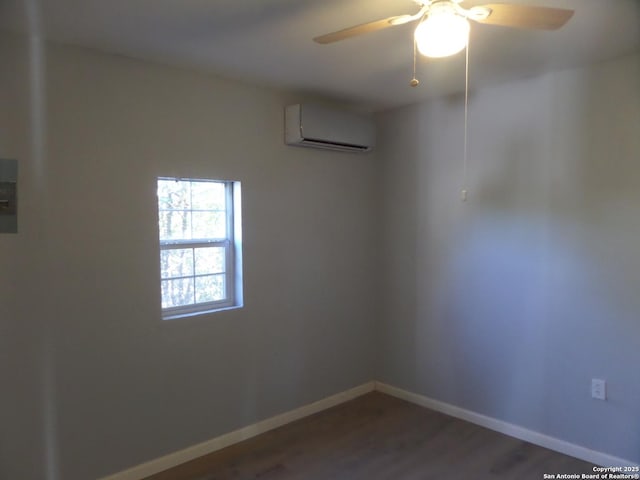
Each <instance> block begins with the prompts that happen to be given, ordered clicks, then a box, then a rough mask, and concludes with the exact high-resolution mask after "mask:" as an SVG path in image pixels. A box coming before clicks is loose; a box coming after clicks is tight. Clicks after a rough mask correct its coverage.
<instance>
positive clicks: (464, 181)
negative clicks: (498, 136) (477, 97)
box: [460, 37, 470, 202]
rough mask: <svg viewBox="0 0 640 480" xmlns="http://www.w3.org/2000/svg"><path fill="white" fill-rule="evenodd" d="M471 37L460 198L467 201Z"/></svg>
mask: <svg viewBox="0 0 640 480" xmlns="http://www.w3.org/2000/svg"><path fill="white" fill-rule="evenodd" d="M469 43H470V41H469V37H467V48H466V52H465V68H464V153H463V157H462V158H463V160H462V190H461V191H460V200H462V201H463V202H466V201H467V143H468V132H469Z"/></svg>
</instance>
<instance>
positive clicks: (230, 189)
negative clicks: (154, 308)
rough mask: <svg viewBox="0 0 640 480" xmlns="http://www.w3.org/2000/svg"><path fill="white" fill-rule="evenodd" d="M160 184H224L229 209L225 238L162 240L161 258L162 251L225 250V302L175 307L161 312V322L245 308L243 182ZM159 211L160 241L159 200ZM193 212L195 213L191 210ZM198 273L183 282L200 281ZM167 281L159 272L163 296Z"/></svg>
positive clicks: (187, 179)
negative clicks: (187, 249)
mask: <svg viewBox="0 0 640 480" xmlns="http://www.w3.org/2000/svg"><path fill="white" fill-rule="evenodd" d="M160 180H164V181H167V180H171V181H182V182H191V183H196V182H208V183H222V184H224V186H225V195H226V199H225V200H226V201H225V208H226V220H227V222H226V223H227V225H226V227H227V228H226V231H227V236H226V237H225V238H213V237H211V238H199V239H190V240H162V239H160V240H159V244H160V252H159V253H160V255H159V256H161V255H162V251H164V250H171V249H183V248H191V249H195V248H199V247H222V248H224V249H225V298H224V299H223V300H218V301H213V302H200V303H193V304H189V305H181V306H176V307H166V308H162V318H163V319H164V320H172V319H176V318H181V317H186V316H192V315H199V314H205V313H211V312H216V311H220V310H228V309H231V308H239V307H242V249H241V242H242V233H241V232H242V227H241V201H240V195H241V194H240V182H237V181H228V180H214V179H201V178H175V177H158V178H157V180H156V185H157V182H158V181H160ZM156 203H157V208H158V237H159V235H160V229H159V225H160V223H159V222H160V211H161V210H160V202H159V199H158V200H157V202H156ZM191 211H192V212H193V211H195V210H191ZM198 276H199V275H196V274H195V272H194V274H193V275H190V276H188V277H184V278H194V279H195V278H197V277H198ZM164 280H166V279H165V278H163V277H162V271H161V272H160V287H161V296H162V282H163V281H164Z"/></svg>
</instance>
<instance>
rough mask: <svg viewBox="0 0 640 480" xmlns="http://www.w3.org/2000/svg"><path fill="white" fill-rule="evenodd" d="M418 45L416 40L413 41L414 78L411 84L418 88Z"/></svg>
mask: <svg viewBox="0 0 640 480" xmlns="http://www.w3.org/2000/svg"><path fill="white" fill-rule="evenodd" d="M417 48H418V47H417V44H416V39H415V38H414V39H413V78H412V79H411V81H410V82H409V85H411V86H412V87H417V86H418V85H419V84H420V80H418V79H417V78H416V56H417Z"/></svg>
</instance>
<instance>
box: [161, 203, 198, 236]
mask: <svg viewBox="0 0 640 480" xmlns="http://www.w3.org/2000/svg"><path fill="white" fill-rule="evenodd" d="M159 222H160V240H188V239H190V238H192V237H191V212H181V211H171V210H169V211H161V212H160V216H159Z"/></svg>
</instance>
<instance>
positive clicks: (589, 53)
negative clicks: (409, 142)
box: [0, 0, 640, 110]
mask: <svg viewBox="0 0 640 480" xmlns="http://www.w3.org/2000/svg"><path fill="white" fill-rule="evenodd" d="M37 2H38V0H0V27H3V28H8V29H12V30H15V29H20V30H24V29H25V28H26V27H25V25H26V24H28V23H29V22H28V19H29V18H31V19H33V18H35V17H34V16H33V15H31V16H30V15H29V14H27V13H26V12H29V11H31V12H33V11H35V10H34V8H33V6H34V5H36V4H37ZM39 3H40V4H41V7H40V18H41V20H42V21H41V24H42V27H43V29H44V31H45V34H46V36H47V37H48V38H50V39H52V40H55V41H58V42H63V43H68V44H75V45H82V46H86V47H91V48H96V49H99V50H102V51H107V52H112V53H117V54H122V55H127V56H131V57H136V58H141V59H148V60H152V61H158V62H162V63H167V64H171V65H177V66H186V67H190V68H197V69H202V70H206V71H209V72H214V73H216V74H220V75H223V76H225V77H231V78H237V79H241V80H243V81H247V82H257V83H261V84H266V85H270V86H274V87H279V88H286V89H292V90H294V91H298V92H301V93H302V92H304V93H313V94H320V95H324V96H329V97H332V98H335V99H339V100H346V101H349V102H352V103H354V104H358V105H360V106H363V107H364V108H369V109H374V110H380V109H386V108H390V107H394V106H398V105H403V104H408V103H412V102H416V101H419V100H422V99H425V98H428V97H432V96H439V95H447V94H451V93H454V92H459V91H461V89H462V87H463V85H464V54H458V55H456V56H455V57H451V58H447V59H439V60H427V59H420V61H419V64H418V78H419V79H420V80H421V84H420V86H419V87H417V88H411V87H409V85H408V82H409V80H410V79H411V75H412V53H413V41H412V30H413V28H414V27H413V26H412V25H414V24H411V25H403V26H398V27H394V28H390V29H387V30H383V31H378V32H374V33H370V34H367V35H364V36H361V37H357V38H353V39H349V40H345V41H343V42H338V43H335V44H330V45H318V44H316V43H315V42H313V41H312V40H311V39H312V38H313V37H315V36H317V35H320V34H323V33H328V32H331V31H335V30H339V29H341V28H344V27H348V26H351V25H354V24H358V23H363V22H368V21H372V20H378V19H380V18H385V17H388V16H392V15H399V14H404V13H413V12H415V11H416V10H417V8H416V5H415V4H414V3H413V2H412V1H411V0H41V1H40V2H39ZM482 3H486V2H484V1H477V0H468V1H466V2H464V3H463V6H466V7H469V6H471V5H478V4H482ZM508 3H518V4H531V5H539V6H555V7H561V8H570V9H574V10H575V15H574V16H573V18H572V19H571V20H570V21H569V23H568V24H567V25H566V26H565V27H564V28H562V29H561V30H558V31H555V32H539V31H524V30H515V29H509V28H504V27H495V26H489V25H479V24H474V25H473V26H472V33H471V40H470V43H471V46H470V63H471V68H470V82H471V87H472V88H474V87H478V86H484V85H487V84H491V83H499V82H504V81H509V80H513V79H517V78H523V77H527V76H532V75H535V74H538V73H541V72H544V71H548V70H554V69H561V68H568V67H573V66H578V65H582V64H586V63H592V62H598V61H601V60H605V59H609V58H615V57H619V56H622V55H626V54H629V53H631V52H637V51H640V0H510V1H509V2H508ZM32 23H33V22H32Z"/></svg>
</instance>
